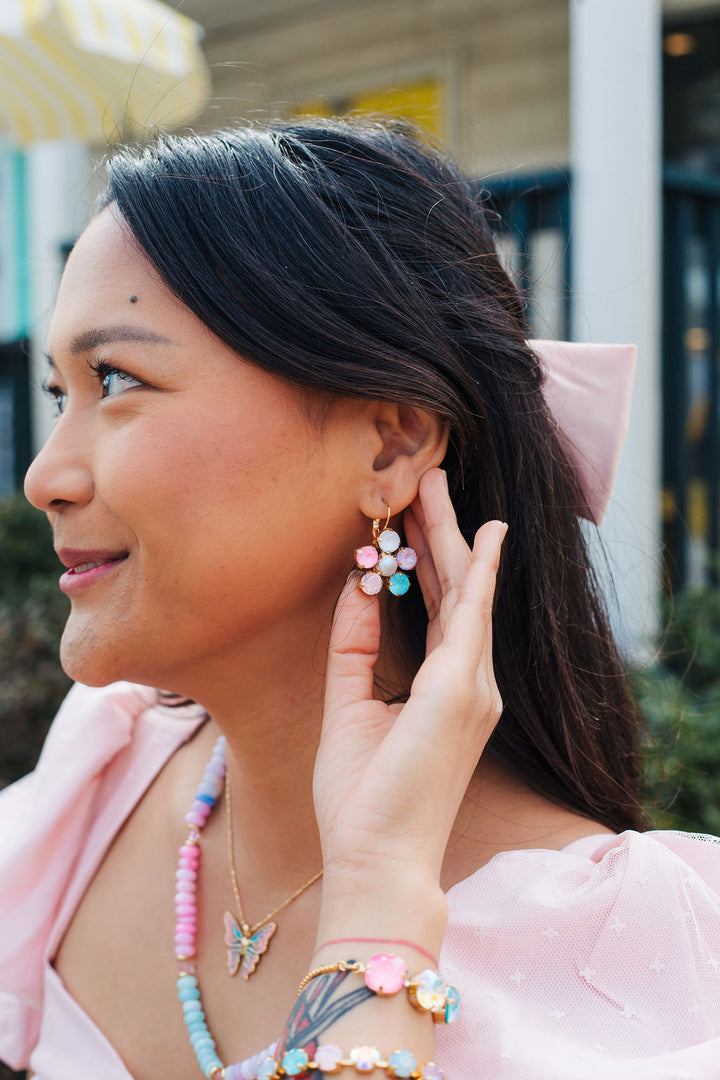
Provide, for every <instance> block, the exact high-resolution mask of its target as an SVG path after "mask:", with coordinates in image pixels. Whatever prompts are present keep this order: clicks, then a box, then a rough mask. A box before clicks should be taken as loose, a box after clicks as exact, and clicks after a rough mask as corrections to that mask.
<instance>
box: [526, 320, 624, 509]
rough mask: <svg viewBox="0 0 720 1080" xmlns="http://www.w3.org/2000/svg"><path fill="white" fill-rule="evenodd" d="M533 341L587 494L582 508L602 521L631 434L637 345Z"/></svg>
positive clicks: (550, 400)
mask: <svg viewBox="0 0 720 1080" xmlns="http://www.w3.org/2000/svg"><path fill="white" fill-rule="evenodd" d="M528 345H529V346H530V348H531V349H532V350H533V351H534V352H535V354H536V355H537V356H538V357H539V359H540V362H541V363H542V365H543V368H544V369H545V373H546V382H545V388H544V393H545V400H546V401H547V403H548V405H549V406H550V411H551V412H552V414H553V416H554V417H555V419H556V420H557V423H558V426H559V427H560V431H561V433H562V436H563V441H564V443H565V446H566V449H567V452H568V455H569V457H570V459H571V461H572V462H573V464H574V466H575V468H576V470H577V472H578V476H579V479H580V486H581V487H582V490H583V493H584V495H585V498H586V499H587V506H585V507H578V513H579V514H581V515H582V517H586V518H587V519H588V520H589V521H594V522H595V523H596V524H597V525H600V524H602V521H603V518H604V517H605V512H606V510H607V507H608V503H609V502H610V492H611V491H612V486H613V483H614V481H615V474H616V472H617V467H618V463H619V461H620V453H621V451H622V447H623V443H624V442H625V436H626V435H627V429H628V420H629V416H630V398H631V396H632V385H633V379H634V377H635V366H636V360H637V347H636V346H635V345H586V344H576V343H571V342H568V341H529V342H528Z"/></svg>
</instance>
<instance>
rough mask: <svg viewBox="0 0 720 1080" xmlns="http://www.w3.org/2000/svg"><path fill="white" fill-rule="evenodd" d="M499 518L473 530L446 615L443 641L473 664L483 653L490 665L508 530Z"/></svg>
mask: <svg viewBox="0 0 720 1080" xmlns="http://www.w3.org/2000/svg"><path fill="white" fill-rule="evenodd" d="M507 529H508V527H507V525H506V524H505V522H502V521H488V522H486V523H485V525H483V526H482V528H480V529H478V531H477V533H476V534H475V541H474V543H473V550H472V556H471V559H470V566H469V567H468V571H467V573H466V575H465V580H464V581H463V583H462V587H461V589H460V593H459V596H458V599H457V602H456V604H455V606H454V608H453V610H452V612H451V614H450V617H449V619H448V626H447V629H446V632H445V636H444V639H443V640H444V642H445V643H446V644H447V645H448V647H449V648H450V649H454V650H457V652H458V654H460V655H461V656H464V658H465V660H466V662H467V663H468V664H469V666H471V667H476V666H477V662H478V656H479V655H482V654H485V656H486V658H487V660H488V663H489V665H490V667H492V611H493V599H494V596H495V585H496V583H497V573H498V568H499V566H500V553H501V550H502V544H503V540H504V539H505V534H506V533H507Z"/></svg>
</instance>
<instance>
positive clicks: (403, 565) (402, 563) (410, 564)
mask: <svg viewBox="0 0 720 1080" xmlns="http://www.w3.org/2000/svg"><path fill="white" fill-rule="evenodd" d="M395 558H396V559H397V564H398V566H399V567H400V569H401V570H414V569H415V567H416V566H417V559H418V557H417V552H416V551H415V549H414V548H411V547H401V548H400V550H399V551H398V553H397V555H396V556H395Z"/></svg>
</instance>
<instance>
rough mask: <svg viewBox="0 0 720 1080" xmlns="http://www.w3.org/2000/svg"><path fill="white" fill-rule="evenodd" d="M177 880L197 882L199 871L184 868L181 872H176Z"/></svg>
mask: <svg viewBox="0 0 720 1080" xmlns="http://www.w3.org/2000/svg"><path fill="white" fill-rule="evenodd" d="M175 880H176V881H197V870H186V869H185V868H184V867H181V868H180V869H179V870H176V871H175Z"/></svg>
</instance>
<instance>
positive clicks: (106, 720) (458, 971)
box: [0, 683, 720, 1080]
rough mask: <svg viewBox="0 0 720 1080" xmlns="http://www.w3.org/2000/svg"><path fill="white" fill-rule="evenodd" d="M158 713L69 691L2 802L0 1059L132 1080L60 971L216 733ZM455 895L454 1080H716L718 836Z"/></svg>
mask: <svg viewBox="0 0 720 1080" xmlns="http://www.w3.org/2000/svg"><path fill="white" fill-rule="evenodd" d="M154 701H155V695H154V691H153V690H150V689H148V688H146V687H140V686H133V685H131V684H129V683H116V684H114V685H113V686H109V687H104V688H101V689H91V688H88V687H84V686H79V685H78V686H75V687H74V688H73V689H72V690H71V692H70V694H69V695H68V697H67V699H66V701H65V702H64V704H63V706H62V708H61V709H60V712H59V713H58V716H57V718H56V720H55V722H54V724H53V726H52V729H51V731H50V734H49V735H48V738H47V741H46V743H45V747H44V749H43V752H42V755H41V758H40V761H39V763H38V766H37V768H36V769H35V771H34V772H33V773H31V774H30V775H29V776H26V777H25V778H24V779H23V780H21V781H19V782H18V783H17V784H14V785H12V786H11V787H9V788H7V789H5V790H4V791H3V792H1V793H0V1059H3V1060H5V1061H7V1063H8V1064H10V1065H11V1066H13V1067H15V1068H26V1067H28V1066H29V1067H30V1068H32V1069H33V1070H34V1071H35V1073H36V1074H37V1077H38V1080H98V1078H101V1080H132V1078H131V1077H130V1074H129V1073H128V1071H127V1069H126V1067H125V1065H124V1063H123V1061H122V1060H121V1058H120V1056H119V1054H118V1053H117V1051H116V1050H115V1049H114V1048H113V1046H112V1045H111V1044H110V1043H109V1042H108V1040H107V1039H106V1038H105V1036H104V1035H103V1034H102V1032H100V1031H99V1030H98V1028H97V1027H96V1026H95V1025H94V1023H93V1022H92V1021H91V1020H90V1018H89V1017H88V1016H87V1015H86V1014H85V1013H84V1012H83V1010H82V1009H81V1008H80V1006H79V1005H78V1004H77V1002H75V1001H74V1000H73V998H72V997H71V996H70V995H69V993H68V992H67V990H66V989H65V988H64V986H63V983H62V981H61V979H60V977H59V976H58V974H57V973H56V972H55V970H54V969H53V968H52V966H51V963H50V960H51V958H52V957H53V955H54V952H55V949H56V948H57V945H58V943H59V941H60V939H61V937H62V935H63V933H64V930H65V928H66V926H67V925H68V923H69V921H70V918H71V916H72V914H73V912H74V910H75V908H76V906H77V904H78V902H79V900H80V898H81V896H82V894H83V892H84V890H85V889H86V887H87V885H88V883H89V881H90V880H91V878H92V876H93V874H94V873H95V870H96V869H97V867H98V866H99V864H100V862H101V860H102V858H103V855H104V853H105V852H106V851H107V849H108V847H109V845H110V843H111V841H112V839H113V837H114V836H115V834H116V833H117V831H118V830H119V828H120V827H121V825H122V823H123V821H124V820H125V819H126V817H127V816H128V814H129V813H130V811H131V810H132V809H133V807H134V806H135V805H136V804H137V802H138V801H139V799H140V798H141V796H142V794H143V793H144V791H145V790H146V789H147V787H148V786H149V784H150V783H151V782H152V780H153V779H154V777H155V776H156V775H157V773H158V772H159V770H160V769H161V768H162V766H163V765H164V764H165V762H166V761H167V760H168V758H169V757H170V755H171V754H172V753H173V751H174V750H176V749H177V747H178V746H179V745H180V744H181V743H183V742H184V741H186V740H187V739H188V738H189V737H190V736H191V735H192V734H193V732H194V731H195V730H196V729H197V727H198V726H199V724H200V723H201V722H202V717H201V716H200V715H199V713H198V711H197V710H180V711H172V712H171V711H170V710H167V709H163V708H159V707H157V706H156V705H155V704H154ZM448 902H449V924H448V930H447V934H446V937H445V942H444V945H443V950H442V954H441V957H440V965H441V970H442V972H443V974H444V975H445V977H446V978H447V979H448V980H449V981H451V982H453V983H454V984H455V985H457V986H458V988H459V989H460V993H461V995H462V1007H461V1010H460V1018H459V1020H458V1021H457V1022H456V1023H455V1024H453V1025H452V1026H451V1027H448V1028H445V1027H440V1028H439V1030H438V1031H437V1053H436V1059H437V1062H438V1064H439V1065H440V1067H441V1068H442V1069H443V1070H444V1071H445V1074H446V1076H447V1077H448V1080H631V1078H632V1080H720V841H718V840H717V839H715V838H713V837H708V836H696V835H690V834H688V833H680V832H647V833H636V832H626V833H623V834H622V835H620V836H608V835H602V836H594V837H592V836H591V837H585V838H583V839H582V840H576V841H575V842H574V843H572V844H569V845H568V846H567V847H565V848H563V849H562V850H561V851H550V850H532V851H507V852H502V853H501V854H499V855H495V857H494V858H492V859H491V860H490V862H488V863H487V864H486V865H485V866H483V867H482V868H481V869H480V870H478V871H477V872H476V873H475V874H473V875H472V876H471V877H469V878H467V879H466V880H465V881H461V882H460V883H459V884H457V885H455V886H454V887H453V888H452V889H450V891H449V893H448ZM258 1049H260V1048H258ZM199 1076H200V1073H199V1070H198V1077H199Z"/></svg>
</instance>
